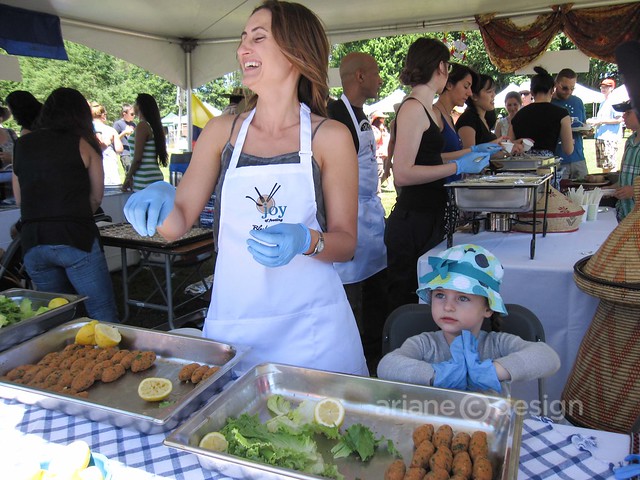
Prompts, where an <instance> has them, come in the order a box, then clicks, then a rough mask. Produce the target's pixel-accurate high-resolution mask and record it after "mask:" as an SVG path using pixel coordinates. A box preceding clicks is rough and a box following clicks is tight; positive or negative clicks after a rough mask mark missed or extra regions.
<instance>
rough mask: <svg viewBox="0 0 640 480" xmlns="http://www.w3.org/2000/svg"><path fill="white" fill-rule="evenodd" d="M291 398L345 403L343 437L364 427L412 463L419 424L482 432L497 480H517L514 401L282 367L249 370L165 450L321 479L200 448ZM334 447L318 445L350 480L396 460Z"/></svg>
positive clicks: (518, 419) (229, 471) (256, 474)
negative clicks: (209, 437) (208, 437)
mask: <svg viewBox="0 0 640 480" xmlns="http://www.w3.org/2000/svg"><path fill="white" fill-rule="evenodd" d="M273 394H280V395H283V396H284V397H286V398H287V399H288V400H289V401H290V402H291V403H292V405H298V404H299V403H300V402H302V401H303V400H306V399H312V400H320V399H322V398H324V397H335V398H340V399H341V400H342V403H343V404H344V408H345V411H346V416H345V423H344V424H343V426H342V430H344V429H345V428H348V427H349V425H351V424H354V423H362V424H364V425H366V426H368V427H369V428H371V430H372V431H373V432H374V433H375V434H376V435H378V436H379V435H384V436H385V437H386V438H390V439H392V440H393V442H394V444H395V445H396V448H397V449H398V451H399V452H400V453H401V454H402V457H403V459H404V461H405V463H406V464H408V463H410V462H411V457H412V455H413V440H412V433H413V430H414V429H415V428H416V427H417V426H418V425H421V424H424V423H432V424H433V425H434V426H436V427H438V426H440V425H442V424H445V423H446V424H449V425H450V426H451V427H452V428H453V430H454V432H458V431H466V432H473V431H476V430H482V431H485V432H486V433H487V437H488V440H489V450H490V451H489V457H490V460H491V461H492V463H493V466H494V478H495V479H510V478H516V476H517V473H518V464H519V458H520V441H521V432H522V421H523V418H522V414H521V413H519V412H518V411H517V409H516V408H515V407H514V405H513V404H512V403H511V401H510V400H509V399H506V398H503V397H494V396H487V395H482V394H476V393H467V392H461V391H456V390H445V389H440V388H433V387H422V386H419V385H410V384H405V383H398V382H389V381H384V380H379V379H376V378H367V377H357V376H351V375H343V374H338V373H329V372H323V371H319V370H311V369H305V368H298V367H291V366H286V365H278V364H263V365H259V366H257V367H255V368H254V369H252V370H250V371H248V372H247V373H246V374H245V375H243V376H242V377H241V378H240V379H239V380H237V381H236V382H235V383H234V384H232V385H230V386H229V387H228V388H227V389H226V390H225V391H223V392H222V393H221V394H220V395H218V396H217V397H216V398H214V399H213V400H211V401H210V402H209V403H208V404H207V405H206V406H205V407H203V408H202V409H201V410H200V411H199V412H197V413H196V414H195V415H193V416H192V417H191V418H190V419H189V420H187V421H186V422H185V423H184V424H182V425H181V426H180V427H178V428H177V429H176V430H175V431H174V432H173V433H171V434H170V435H169V436H168V437H167V438H166V440H165V442H164V443H165V445H167V446H169V447H173V448H177V449H180V450H184V451H187V452H189V453H193V454H195V455H197V456H198V459H199V461H200V464H201V465H202V466H203V468H207V469H211V470H217V471H218V472H220V473H222V474H223V475H228V476H230V477H233V478H244V479H274V480H275V479H278V478H296V479H313V478H321V477H318V476H315V475H310V474H305V473H301V472H298V471H295V470H290V469H285V468H279V467H274V466H270V465H266V464H262V463H257V462H253V461H251V460H246V459H243V458H240V457H236V456H233V455H229V454H226V453H220V452H213V451H209V450H205V449H202V448H199V447H198V444H199V442H200V440H201V439H202V437H203V436H204V435H205V434H206V433H208V432H212V431H217V430H220V429H221V428H222V427H223V426H224V424H225V421H226V419H227V417H230V416H233V417H235V416H238V415H240V414H241V413H244V412H247V413H250V414H255V413H258V414H259V415H260V418H261V419H263V420H266V419H268V418H270V415H269V413H268V411H267V407H266V402H267V398H268V397H269V396H271V395H273ZM332 445H334V443H332V442H328V441H327V442H322V441H319V442H318V448H319V450H320V452H321V453H322V455H323V457H324V458H325V461H332V462H335V464H336V465H337V466H338V470H339V471H340V473H342V474H343V475H344V476H345V478H346V479H347V480H355V479H356V478H371V479H373V478H383V476H384V472H385V470H386V468H387V467H388V466H389V464H391V462H392V461H393V460H394V458H393V457H392V456H391V455H390V454H388V453H387V452H386V451H385V450H384V449H382V450H381V451H379V452H378V453H376V455H375V456H374V457H373V458H372V459H371V460H369V461H368V462H367V463H362V462H360V461H359V460H357V459H356V458H355V457H353V456H350V457H348V458H341V459H338V460H334V459H333V458H332V455H331V453H330V452H329V450H330V449H331V446H332Z"/></svg>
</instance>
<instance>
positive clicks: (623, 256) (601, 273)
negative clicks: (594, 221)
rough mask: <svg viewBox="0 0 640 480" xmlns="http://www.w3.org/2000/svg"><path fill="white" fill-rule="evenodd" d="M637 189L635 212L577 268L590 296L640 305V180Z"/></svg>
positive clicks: (577, 276)
mask: <svg viewBox="0 0 640 480" xmlns="http://www.w3.org/2000/svg"><path fill="white" fill-rule="evenodd" d="M633 188H634V197H635V199H636V206H635V208H634V209H633V211H632V212H631V213H630V214H629V215H627V217H626V218H625V219H624V220H623V221H622V222H621V223H620V224H619V225H618V226H617V227H616V229H615V230H614V231H613V232H611V234H610V235H609V237H608V238H607V239H606V240H605V242H604V243H603V244H602V246H601V247H600V248H599V249H598V251H597V252H596V253H595V254H594V255H593V256H592V257H590V258H586V259H582V260H580V261H578V262H577V263H576V264H575V266H574V276H573V278H574V279H575V281H576V283H577V285H578V287H579V288H581V289H582V290H584V291H585V292H586V293H588V294H589V295H593V296H595V297H599V298H602V299H604V300H609V301H613V302H621V303H626V304H633V305H640V202H639V199H640V177H636V180H635V182H634V185H633Z"/></svg>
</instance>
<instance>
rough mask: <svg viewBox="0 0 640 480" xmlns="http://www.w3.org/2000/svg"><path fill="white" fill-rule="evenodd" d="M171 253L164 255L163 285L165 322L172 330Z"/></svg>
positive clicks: (172, 257)
mask: <svg viewBox="0 0 640 480" xmlns="http://www.w3.org/2000/svg"><path fill="white" fill-rule="evenodd" d="M173 259H174V256H173V255H165V256H164V275H165V281H166V283H165V287H166V290H167V322H168V323H169V328H170V329H171V330H173V329H174V328H175V327H174V326H173V287H172V285H171V264H172V263H173Z"/></svg>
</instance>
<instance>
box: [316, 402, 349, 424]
mask: <svg viewBox="0 0 640 480" xmlns="http://www.w3.org/2000/svg"><path fill="white" fill-rule="evenodd" d="M313 418H314V420H315V421H316V423H319V424H320V425H324V426H325V427H339V426H340V425H342V422H344V407H343V406H342V403H341V402H340V400H338V399H337V398H325V399H324V400H320V401H319V402H318V403H317V404H316V408H315V410H314V412H313Z"/></svg>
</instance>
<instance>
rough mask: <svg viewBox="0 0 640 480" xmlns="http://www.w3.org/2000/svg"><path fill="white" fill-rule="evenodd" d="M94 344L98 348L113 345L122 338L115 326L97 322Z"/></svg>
mask: <svg viewBox="0 0 640 480" xmlns="http://www.w3.org/2000/svg"><path fill="white" fill-rule="evenodd" d="M94 331H95V339H96V345H98V346H99V347H100V348H109V347H115V346H116V345H118V344H119V343H120V341H121V340H122V336H121V335H120V332H119V331H118V329H117V328H116V327H112V326H111V325H105V324H103V323H98V324H96V325H95V330H94Z"/></svg>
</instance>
